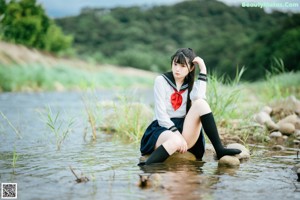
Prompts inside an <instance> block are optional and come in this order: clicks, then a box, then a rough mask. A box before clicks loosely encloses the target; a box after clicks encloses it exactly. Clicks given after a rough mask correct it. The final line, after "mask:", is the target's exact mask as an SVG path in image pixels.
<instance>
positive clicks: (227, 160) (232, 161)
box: [219, 156, 240, 167]
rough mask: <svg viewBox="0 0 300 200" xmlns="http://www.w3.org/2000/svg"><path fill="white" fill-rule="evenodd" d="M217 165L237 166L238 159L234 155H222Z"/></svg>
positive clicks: (238, 163)
mask: <svg viewBox="0 0 300 200" xmlns="http://www.w3.org/2000/svg"><path fill="white" fill-rule="evenodd" d="M219 165H221V166H228V167H234V166H239V165H240V160H239V159H238V158H237V157H235V156H223V157H222V158H221V159H220V160H219Z"/></svg>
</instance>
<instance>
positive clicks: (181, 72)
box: [172, 59, 190, 79]
mask: <svg viewBox="0 0 300 200" xmlns="http://www.w3.org/2000/svg"><path fill="white" fill-rule="evenodd" d="M174 60H175V59H174ZM174 60H173V62H172V72H173V76H174V78H175V79H184V78H185V77H186V76H187V75H188V73H189V68H190V66H189V65H188V66H187V65H186V64H180V63H176V62H175V61H174ZM187 63H188V62H187Z"/></svg>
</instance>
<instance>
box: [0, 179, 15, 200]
mask: <svg viewBox="0 0 300 200" xmlns="http://www.w3.org/2000/svg"><path fill="white" fill-rule="evenodd" d="M1 198H2V199H16V198H17V183H2V184H1Z"/></svg>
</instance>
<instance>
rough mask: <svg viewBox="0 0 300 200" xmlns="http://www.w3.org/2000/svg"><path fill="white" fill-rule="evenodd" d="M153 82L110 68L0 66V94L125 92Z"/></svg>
mask: <svg viewBox="0 0 300 200" xmlns="http://www.w3.org/2000/svg"><path fill="white" fill-rule="evenodd" d="M152 83H153V80H152V78H145V77H142V76H138V75H135V76H130V75H125V74H122V73H121V72H118V73H116V71H115V70H113V69H110V68H108V67H107V68H102V69H100V68H96V67H94V68H93V69H90V68H87V69H82V68H75V67H69V66H62V65H58V66H54V67H47V66H43V65H41V64H35V65H10V66H3V65H0V91H49V90H72V89H75V90H84V89H87V88H95V89H100V88H128V87H147V86H150V85H152Z"/></svg>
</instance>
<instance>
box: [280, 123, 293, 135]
mask: <svg viewBox="0 0 300 200" xmlns="http://www.w3.org/2000/svg"><path fill="white" fill-rule="evenodd" d="M279 131H280V132H281V133H282V134H284V135H287V136H290V135H292V134H293V133H294V132H295V126H294V124H292V123H281V124H280V125H279Z"/></svg>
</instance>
